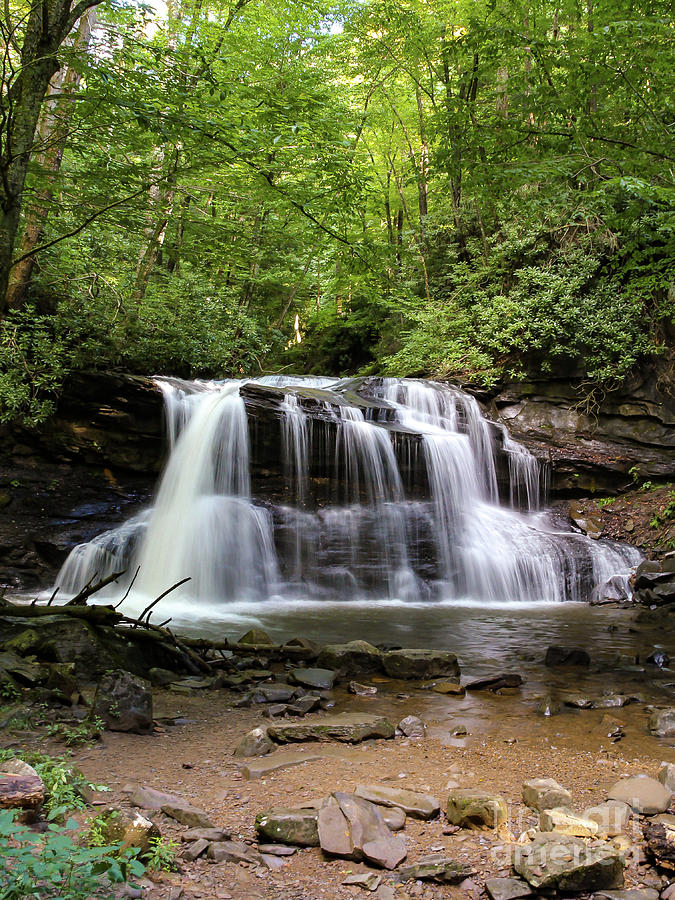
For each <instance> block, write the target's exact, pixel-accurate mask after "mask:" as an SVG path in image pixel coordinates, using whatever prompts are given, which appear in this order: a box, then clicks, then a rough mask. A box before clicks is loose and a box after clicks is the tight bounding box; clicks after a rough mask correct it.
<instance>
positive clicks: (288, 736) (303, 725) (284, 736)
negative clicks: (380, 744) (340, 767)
mask: <svg viewBox="0 0 675 900" xmlns="http://www.w3.org/2000/svg"><path fill="white" fill-rule="evenodd" d="M394 732H395V729H394V726H393V725H392V724H391V722H390V721H389V720H388V719H385V717H384V716H377V715H369V714H368V713H358V712H355V713H342V714H341V715H337V716H326V717H325V718H322V719H314V720H313V721H311V722H294V723H290V724H286V723H279V724H274V725H269V726H268V728H267V734H268V735H269V737H270V738H272V739H273V740H274V741H277V742H278V743H281V744H287V743H293V742H299V741H341V742H344V743H350V744H357V743H359V742H360V741H365V740H367V739H368V738H392V737H393V736H394Z"/></svg>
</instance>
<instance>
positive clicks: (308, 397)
mask: <svg viewBox="0 0 675 900" xmlns="http://www.w3.org/2000/svg"><path fill="white" fill-rule="evenodd" d="M158 384H159V386H160V388H161V390H162V391H163V393H164V397H165V404H166V412H167V430H168V437H169V442H170V448H171V453H170V457H169V461H168V463H167V466H166V469H165V472H164V474H163V476H162V479H161V483H160V486H159V489H158V493H157V498H156V502H155V504H154V506H153V508H152V509H150V510H149V511H148V512H146V513H144V514H143V515H141V516H138V517H136V518H135V519H133V520H131V521H130V522H128V523H126V524H125V525H124V526H122V527H121V528H118V529H115V530H114V531H111V532H106V533H105V534H103V535H100V536H99V537H98V538H96V539H95V540H94V541H92V542H90V543H89V544H83V545H80V546H79V547H76V548H75V549H74V550H73V552H72V553H71V555H70V557H69V558H68V560H67V561H66V563H65V565H64V567H63V569H62V571H61V573H60V575H59V578H58V582H57V583H58V584H59V585H60V587H61V589H62V591H63V592H64V593H74V592H76V591H77V590H79V589H80V588H81V587H82V586H83V584H85V583H86V582H87V581H88V580H89V579H91V578H92V576H94V575H97V576H99V577H102V576H105V575H107V574H110V573H112V572H117V571H121V570H122V569H125V570H126V575H125V576H124V579H122V581H125V582H126V584H125V585H123V586H122V589H123V590H126V587H127V586H128V584H129V581H130V580H131V577H132V576H133V575H134V573H136V571H137V570H138V572H137V577H136V580H135V582H134V584H133V589H132V590H131V592H130V594H129V597H128V600H127V601H125V602H126V603H127V605H128V606H130V607H131V608H132V609H133V608H139V607H143V606H145V605H146V604H147V602H148V600H149V599H153V598H154V597H157V596H158V595H159V594H160V593H162V592H163V591H164V590H166V588H167V587H169V586H171V585H172V584H174V583H176V582H178V581H180V580H181V579H183V578H187V577H189V578H190V579H191V580H190V581H189V583H188V584H186V585H184V586H183V587H182V588H180V589H179V592H177V593H176V595H175V596H174V598H173V603H174V606H175V604H176V602H178V604H182V608H183V611H184V612H185V613H186V615H189V614H190V613H192V614H194V615H196V616H199V615H203V616H207V617H208V616H213V615H216V614H218V613H222V614H226V610H227V606H228V604H229V605H230V606H231V604H232V603H234V602H245V603H250V602H254V603H256V602H259V601H261V600H268V599H271V598H279V599H286V600H322V599H326V600H358V599H372V600H396V601H404V602H409V603H410V602H415V601H448V602H453V603H458V602H463V603H475V604H496V603H522V602H526V603H527V602H529V603H531V602H546V601H548V602H554V601H563V600H587V599H588V598H589V596H590V593H591V591H592V589H593V587H594V586H596V585H598V584H601V583H603V582H604V581H606V580H607V579H608V578H610V577H612V576H617V575H618V576H624V577H627V576H628V574H629V571H630V568H631V566H632V565H635V564H636V563H637V561H638V560H639V558H640V554H639V553H638V551H636V550H634V549H633V548H631V547H628V546H624V545H618V544H612V543H609V542H603V541H592V540H590V539H589V538H587V537H586V536H584V535H581V534H576V533H573V532H571V531H569V530H566V529H565V527H563V526H561V525H560V524H556V521H555V518H554V516H553V515H552V513H551V512H550V511H547V510H546V509H545V508H542V502H543V499H544V498H543V496H542V495H543V491H542V472H541V468H540V465H539V462H538V461H537V460H536V459H535V458H534V457H533V456H532V455H531V454H530V453H529V452H528V451H527V450H526V449H525V448H524V447H522V446H521V445H519V444H518V443H516V442H515V441H514V440H513V439H512V438H511V437H510V436H509V435H508V433H507V431H506V429H504V428H503V426H500V425H497V424H495V423H493V422H490V421H489V420H488V419H487V418H486V417H485V416H484V415H483V413H482V411H481V409H480V406H479V405H478V403H477V401H476V400H475V399H474V398H473V397H471V396H469V395H467V394H465V393H463V392H462V391H460V390H458V389H456V388H452V387H448V386H445V385H440V384H434V383H432V382H422V381H414V380H395V379H361V380H359V379H357V380H353V381H343V382H341V381H337V380H335V379H309V378H293V377H285V376H268V377H266V378H262V379H258V380H253V381H228V382H184V381H180V380H177V379H158Z"/></svg>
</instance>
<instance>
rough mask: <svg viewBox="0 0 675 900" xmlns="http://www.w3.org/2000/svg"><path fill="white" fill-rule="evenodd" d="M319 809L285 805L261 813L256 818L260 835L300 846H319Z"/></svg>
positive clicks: (282, 842)
mask: <svg viewBox="0 0 675 900" xmlns="http://www.w3.org/2000/svg"><path fill="white" fill-rule="evenodd" d="M318 816H319V810H318V809H289V808H286V807H283V806H279V807H275V808H274V809H268V810H266V811H265V812H262V813H259V814H258V815H257V816H256V819H255V830H256V831H257V832H258V835H260V836H262V837H264V838H266V839H267V840H269V841H274V842H276V843H281V844H292V845H293V846H298V847H318V846H319V832H318V828H317V819H318Z"/></svg>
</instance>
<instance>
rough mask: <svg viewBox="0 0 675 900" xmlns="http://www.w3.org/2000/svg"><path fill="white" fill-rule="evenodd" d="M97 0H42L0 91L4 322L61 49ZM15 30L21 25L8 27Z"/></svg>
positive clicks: (0, 299)
mask: <svg viewBox="0 0 675 900" xmlns="http://www.w3.org/2000/svg"><path fill="white" fill-rule="evenodd" d="M97 5H98V4H97V0H80V2H79V3H77V4H72V2H71V0H43V2H42V3H35V4H33V5H32V6H31V8H30V11H29V12H28V14H27V17H26V20H25V21H26V25H25V32H24V39H23V44H22V47H21V52H20V61H19V62H20V64H19V65H18V66H17V67H16V69H15V73H16V74H14V73H12V74H10V75H9V76H8V75H5V77H4V83H3V84H2V90H1V91H0V122H1V123H2V128H1V129H0V317H2V316H4V315H6V313H7V310H8V305H7V288H8V286H9V276H10V271H11V269H12V257H13V253H14V246H15V243H16V237H17V232H18V228H19V219H20V216H21V206H22V201H23V191H24V187H25V184H26V175H27V172H28V164H29V162H30V158H31V155H32V154H33V153H34V152H35V150H36V147H35V131H36V128H37V124H38V120H39V118H40V110H41V108H42V103H43V101H44V98H45V95H46V93H47V90H48V88H49V82H50V81H51V80H52V77H53V76H54V74H55V73H56V72H57V71H58V68H59V63H58V60H57V58H56V54H57V52H58V49H59V47H60V46H61V44H62V43H63V41H64V40H65V38H66V37H67V35H68V34H69V32H70V31H71V29H72V28H73V26H74V25H75V23H76V22H77V20H78V19H79V18H80V16H81V15H83V14H84V13H85V12H86V11H87V10H88V9H90V8H91V7H94V6H97ZM7 27H10V28H12V29H15V28H16V23H7Z"/></svg>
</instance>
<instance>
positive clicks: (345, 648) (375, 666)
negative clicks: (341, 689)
mask: <svg viewBox="0 0 675 900" xmlns="http://www.w3.org/2000/svg"><path fill="white" fill-rule="evenodd" d="M316 662H317V666H319V667H320V668H323V669H333V670H335V671H339V672H340V673H341V674H342V675H359V674H362V673H363V674H365V673H371V672H381V671H382V653H381V652H380V651H379V650H378V649H377V647H374V646H373V645H372V644H369V643H368V641H350V642H349V643H347V644H328V645H326V646H325V647H323V649H322V650H321V652H320V653H319V656H318V659H317V661H316Z"/></svg>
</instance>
